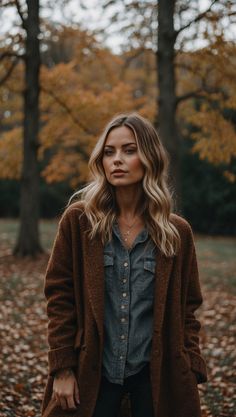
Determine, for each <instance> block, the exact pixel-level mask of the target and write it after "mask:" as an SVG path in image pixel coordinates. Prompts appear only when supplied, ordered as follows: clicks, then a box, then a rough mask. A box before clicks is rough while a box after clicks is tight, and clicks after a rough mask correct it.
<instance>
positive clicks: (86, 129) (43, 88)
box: [40, 86, 92, 160]
mask: <svg viewBox="0 0 236 417" xmlns="http://www.w3.org/2000/svg"><path fill="white" fill-rule="evenodd" d="M40 88H41V90H42V91H43V92H44V93H46V94H48V95H50V96H51V97H52V98H53V99H54V100H55V101H56V102H57V103H58V104H59V105H60V106H61V107H62V108H63V109H64V110H66V112H67V113H68V114H69V116H70V117H71V119H72V120H73V122H74V123H75V124H76V125H77V126H79V127H80V128H82V129H83V130H84V131H85V133H88V134H90V135H91V133H92V132H91V131H90V130H89V129H88V128H87V126H86V125H85V124H83V123H82V122H81V121H79V120H78V119H77V118H76V117H75V116H74V115H73V112H72V110H71V109H70V108H69V107H68V106H67V104H66V103H65V102H63V101H62V100H61V99H60V98H59V97H58V96H56V95H55V93H54V92H53V91H51V90H48V89H47V88H45V87H44V86H41V87H40ZM80 153H81V154H82V156H83V157H84V158H85V160H87V159H88V155H87V153H86V152H85V151H84V149H83V148H82V147H80Z"/></svg>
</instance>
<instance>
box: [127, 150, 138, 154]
mask: <svg viewBox="0 0 236 417" xmlns="http://www.w3.org/2000/svg"><path fill="white" fill-rule="evenodd" d="M135 151H136V149H126V151H125V152H126V153H127V154H132V153H134V152H135Z"/></svg>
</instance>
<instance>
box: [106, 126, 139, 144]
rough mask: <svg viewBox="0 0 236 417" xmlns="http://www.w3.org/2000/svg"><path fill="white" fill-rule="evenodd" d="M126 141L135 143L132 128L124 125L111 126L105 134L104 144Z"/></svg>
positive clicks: (124, 142) (126, 142)
mask: <svg viewBox="0 0 236 417" xmlns="http://www.w3.org/2000/svg"><path fill="white" fill-rule="evenodd" d="M128 143H134V144H136V139H135V136H134V134H133V132H132V130H131V129H130V128H128V127H126V126H119V127H115V128H113V129H112V130H111V131H110V132H109V134H108V135H107V138H106V141H105V144H106V145H110V146H115V145H125V144H128Z"/></svg>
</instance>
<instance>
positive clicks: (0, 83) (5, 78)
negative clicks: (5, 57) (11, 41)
mask: <svg viewBox="0 0 236 417" xmlns="http://www.w3.org/2000/svg"><path fill="white" fill-rule="evenodd" d="M17 62H18V59H15V60H14V61H13V62H12V64H11V66H10V67H9V68H8V70H7V72H6V74H5V75H4V76H3V77H2V78H0V85H3V84H4V83H5V82H6V81H7V79H8V78H9V77H10V75H11V73H12V71H13V70H14V68H15V66H16V64H17Z"/></svg>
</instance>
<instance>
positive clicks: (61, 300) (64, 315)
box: [44, 215, 77, 375]
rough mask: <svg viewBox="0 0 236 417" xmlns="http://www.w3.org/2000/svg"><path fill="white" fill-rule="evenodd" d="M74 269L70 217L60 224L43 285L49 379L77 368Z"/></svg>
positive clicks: (65, 217) (64, 217) (62, 220)
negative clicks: (71, 368) (45, 306)
mask: <svg viewBox="0 0 236 417" xmlns="http://www.w3.org/2000/svg"><path fill="white" fill-rule="evenodd" d="M72 268H73V262H72V243H71V225H70V221H69V219H68V216H67V215H64V216H63V217H62V219H61V220H60V222H59V227H58V232H57V235H56V238H55V241H54V245H53V249H52V253H51V256H50V259H49V262H48V266H47V270H46V277H45V285H44V294H45V297H46V299H47V315H48V344H49V352H48V363H49V374H50V375H53V374H54V373H55V372H56V371H57V370H59V369H62V368H66V367H74V366H76V363H77V356H76V351H75V349H74V339H75V334H76V328H77V321H76V311H75V298H74V285H73V270H72Z"/></svg>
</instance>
